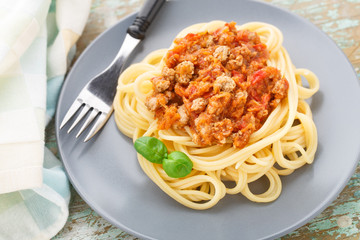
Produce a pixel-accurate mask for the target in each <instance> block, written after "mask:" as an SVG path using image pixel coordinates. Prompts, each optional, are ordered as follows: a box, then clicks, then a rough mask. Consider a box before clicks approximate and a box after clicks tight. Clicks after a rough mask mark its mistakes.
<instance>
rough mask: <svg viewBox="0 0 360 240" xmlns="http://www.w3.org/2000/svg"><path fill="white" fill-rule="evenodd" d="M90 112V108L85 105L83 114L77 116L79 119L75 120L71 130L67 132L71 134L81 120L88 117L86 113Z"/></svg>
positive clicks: (82, 110)
mask: <svg viewBox="0 0 360 240" xmlns="http://www.w3.org/2000/svg"><path fill="white" fill-rule="evenodd" d="M89 110H90V106H89V105H87V104H85V105H84V107H83V108H82V109H81V112H80V113H79V115H78V116H77V118H76V119H75V121H74V122H73V124H72V125H71V127H70V128H69V130H68V131H67V132H68V133H70V132H71V130H73V128H74V127H75V126H76V125H77V124H78V123H79V122H80V120H81V119H83V117H84V116H85V115H86V113H87V112H88V111H89Z"/></svg>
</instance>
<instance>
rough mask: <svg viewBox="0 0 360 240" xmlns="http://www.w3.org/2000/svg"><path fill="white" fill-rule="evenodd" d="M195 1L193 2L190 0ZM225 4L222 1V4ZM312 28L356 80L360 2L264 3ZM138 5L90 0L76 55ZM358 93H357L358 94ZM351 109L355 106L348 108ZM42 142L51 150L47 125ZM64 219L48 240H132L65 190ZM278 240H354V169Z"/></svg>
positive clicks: (359, 176) (357, 211)
mask: <svg viewBox="0 0 360 240" xmlns="http://www.w3.org/2000/svg"><path fill="white" fill-rule="evenodd" d="M194 1H196V0H194ZM224 2H226V1H224ZM267 2H269V3H271V4H273V5H275V6H279V7H282V8H284V9H288V10H290V11H292V12H294V13H296V14H298V15H300V16H302V17H304V18H306V19H308V20H310V21H311V22H312V23H314V24H315V25H317V26H318V27H319V28H320V29H322V30H323V31H324V32H326V33H327V34H328V35H329V36H330V37H331V38H332V39H333V40H334V41H335V42H336V43H337V44H338V46H339V47H340V48H341V49H342V50H343V51H344V53H345V54H346V55H347V57H348V58H349V60H350V61H351V63H352V65H353V67H354V69H355V71H356V73H357V75H358V77H360V0H343V1H340V0H267ZM142 3H143V0H93V3H92V7H91V12H90V16H89V19H88V22H87V25H86V27H85V30H84V33H83V35H82V37H81V39H80V40H79V42H78V43H77V54H76V56H79V54H81V52H82V51H83V50H84V49H85V48H86V46H88V45H89V43H90V42H91V41H92V40H93V39H94V38H95V37H96V36H98V35H99V34H100V33H102V32H103V31H104V30H106V29H107V28H109V27H111V26H112V25H114V24H115V23H116V22H117V21H118V20H120V19H121V18H123V17H125V16H127V15H128V14H130V13H132V12H134V11H136V10H137V9H138V8H139V7H140V5H141V4H142ZM359 94H360V93H359ZM354 104H356V103H354ZM46 142H47V145H48V147H50V148H51V149H52V150H53V151H54V152H56V151H57V148H56V143H55V139H54V127H53V123H52V124H50V126H49V127H48V129H47V134H46ZM71 191H72V198H71V202H70V215H69V218H68V221H67V223H66V225H65V227H64V228H63V229H62V231H60V232H59V233H58V234H57V235H56V236H55V237H54V238H53V239H54V240H55V239H56V240H58V239H72V240H79V239H121V240H125V239H126V240H132V239H137V238H135V237H133V236H131V235H130V234H128V233H126V232H124V231H122V230H121V229H118V228H116V227H115V226H113V225H112V224H110V223H109V222H107V221H106V220H104V219H103V218H102V217H100V216H99V215H98V214H97V213H95V212H94V211H93V210H92V209H91V208H90V207H89V206H88V205H87V204H86V203H85V202H84V201H83V200H82V199H81V198H80V196H79V195H78V194H77V193H76V192H75V191H74V189H73V188H72V189H71ZM281 239H283V240H287V239H357V240H358V239H360V165H358V167H357V169H356V172H355V173H354V174H353V176H352V177H351V179H350V181H349V182H348V184H347V186H346V187H345V189H344V190H343V191H342V192H341V194H340V195H339V196H338V198H337V199H336V200H335V201H334V202H333V203H332V204H331V205H330V206H329V207H328V208H326V209H325V210H324V211H323V212H322V213H321V214H320V215H319V216H317V217H316V218H315V219H313V220H312V221H310V222H309V223H307V224H306V225H304V226H303V227H301V228H299V229H297V230H296V231H294V232H292V233H290V234H288V235H286V236H284V237H282V238H281Z"/></svg>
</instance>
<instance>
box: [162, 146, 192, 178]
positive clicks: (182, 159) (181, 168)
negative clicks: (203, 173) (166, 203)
mask: <svg viewBox="0 0 360 240" xmlns="http://www.w3.org/2000/svg"><path fill="white" fill-rule="evenodd" d="M192 167H193V163H192V161H191V160H190V158H189V157H188V156H187V155H186V154H185V153H183V152H179V151H174V152H172V153H170V154H169V156H168V157H167V158H165V159H164V160H163V168H164V170H165V172H166V174H167V175H168V176H169V177H172V178H181V177H185V176H187V175H188V174H189V173H190V172H191V170H192Z"/></svg>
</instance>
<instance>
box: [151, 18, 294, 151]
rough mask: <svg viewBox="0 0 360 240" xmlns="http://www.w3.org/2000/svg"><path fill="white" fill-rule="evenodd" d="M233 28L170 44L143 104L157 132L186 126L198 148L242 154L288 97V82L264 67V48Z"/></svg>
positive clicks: (253, 37)
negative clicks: (221, 147)
mask: <svg viewBox="0 0 360 240" xmlns="http://www.w3.org/2000/svg"><path fill="white" fill-rule="evenodd" d="M235 25H236V23H235V22H230V23H226V24H225V25H224V26H223V27H221V28H219V29H217V30H216V31H214V32H213V33H208V32H200V33H189V34H187V35H186V36H185V37H184V38H177V39H175V41H174V43H175V46H174V47H173V48H172V49H170V50H169V51H168V52H167V55H166V56H165V59H164V60H165V66H164V67H163V69H162V74H161V76H159V77H154V78H153V79H151V81H152V84H153V90H154V91H153V93H152V95H150V96H148V98H147V99H146V102H145V104H146V106H147V108H148V109H149V110H150V111H153V112H154V113H155V119H157V120H158V129H169V128H170V127H174V128H180V129H181V128H184V127H186V126H188V127H189V128H190V131H191V132H192V136H193V141H194V142H195V143H196V144H198V145H200V146H208V145H214V144H224V143H226V142H229V141H230V142H232V143H233V145H234V146H235V147H237V148H243V147H244V146H245V145H246V144H247V143H248V141H249V139H250V136H251V134H252V133H253V132H255V131H256V130H258V129H259V128H260V127H261V126H262V125H263V124H264V122H265V120H266V119H267V117H268V116H269V114H270V113H271V111H272V110H273V109H274V108H276V106H278V105H279V104H280V102H281V100H282V99H283V98H285V97H286V96H287V92H288V88H289V84H288V81H287V80H286V79H285V78H284V77H282V75H281V73H280V71H279V70H278V69H276V68H274V67H270V66H267V64H266V61H267V60H268V59H269V52H268V50H267V48H266V45H265V44H263V43H261V42H260V37H259V36H258V35H257V34H256V33H255V32H251V31H249V30H237V29H236V27H235Z"/></svg>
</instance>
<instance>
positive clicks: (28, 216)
mask: <svg viewBox="0 0 360 240" xmlns="http://www.w3.org/2000/svg"><path fill="white" fill-rule="evenodd" d="M90 5H91V0H57V1H55V0H53V1H51V0H31V1H29V0H12V1H9V0H0V239H1V240H2V239H4V240H5V239H6V240H11V239H21V240H22V239H49V238H51V237H52V236H54V235H55V234H56V233H57V232H58V231H59V230H61V228H62V227H63V226H64V224H65V222H66V219H67V217H68V204H69V199H70V191H69V183H68V180H67V178H66V175H65V172H64V169H63V167H62V165H61V162H60V161H59V160H58V159H57V158H56V157H55V156H54V155H53V154H52V153H51V152H50V151H49V150H48V149H47V148H46V147H45V146H44V131H45V126H46V124H47V123H48V122H49V120H50V119H51V118H52V117H53V115H54V112H55V106H56V101H57V98H58V93H59V90H60V87H61V85H62V82H63V79H64V75H65V73H66V70H67V66H68V63H69V58H71V56H73V55H74V46H75V43H76V41H77V40H78V38H79V36H80V35H81V33H82V31H83V29H84V26H85V23H86V21H87V18H88V14H89V11H90Z"/></svg>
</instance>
